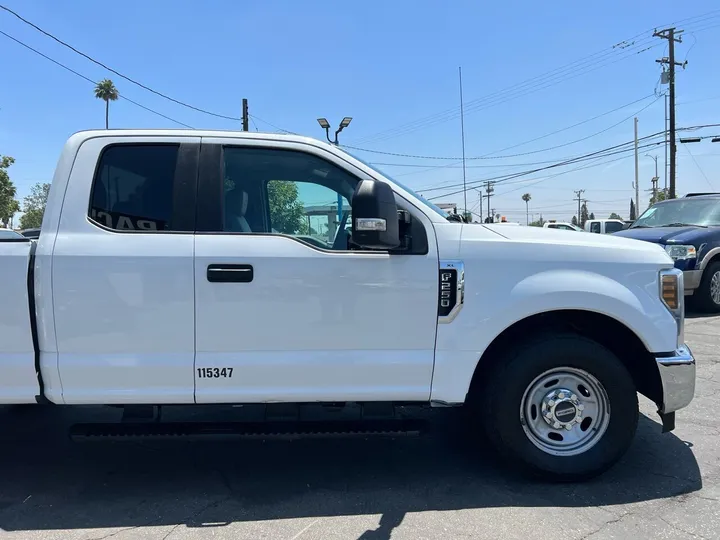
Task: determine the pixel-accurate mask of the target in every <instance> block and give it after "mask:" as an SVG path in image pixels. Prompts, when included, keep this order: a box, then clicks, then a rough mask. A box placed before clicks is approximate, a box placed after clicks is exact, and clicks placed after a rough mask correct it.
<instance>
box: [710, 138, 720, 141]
mask: <svg viewBox="0 0 720 540" xmlns="http://www.w3.org/2000/svg"><path fill="white" fill-rule="evenodd" d="M710 142H720V137H713V138H712V139H710Z"/></svg>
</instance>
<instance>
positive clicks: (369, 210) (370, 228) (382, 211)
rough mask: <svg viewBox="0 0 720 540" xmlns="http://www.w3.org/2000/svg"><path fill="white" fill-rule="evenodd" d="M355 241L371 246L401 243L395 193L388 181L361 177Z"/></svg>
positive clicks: (390, 246) (355, 200)
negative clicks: (362, 178)
mask: <svg viewBox="0 0 720 540" xmlns="http://www.w3.org/2000/svg"><path fill="white" fill-rule="evenodd" d="M351 206H352V241H353V243H354V244H357V245H358V246H361V247H363V248H367V249H383V250H385V249H388V250H390V249H395V248H397V247H399V246H400V227H399V223H398V210H397V205H396V204H395V193H393V190H392V188H391V187H390V186H389V185H388V184H386V183H385V182H378V181H376V180H361V181H360V182H359V183H358V185H357V187H356V188H355V193H353V196H352V202H351Z"/></svg>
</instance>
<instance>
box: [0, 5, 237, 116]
mask: <svg viewBox="0 0 720 540" xmlns="http://www.w3.org/2000/svg"><path fill="white" fill-rule="evenodd" d="M0 9H2V10H4V11H7V12H8V13H10V14H11V15H13V16H14V17H16V18H18V19H20V20H21V21H22V22H24V23H25V24H27V25H29V26H31V27H32V28H34V29H35V30H37V31H38V32H40V33H42V34H44V35H46V36H47V37H49V38H50V39H52V40H54V41H56V42H58V43H59V44H60V45H62V46H64V47H67V48H68V49H70V50H71V51H73V52H75V53H77V54H79V55H80V56H82V57H84V58H86V59H88V60H90V61H91V62H93V63H94V64H97V65H98V66H100V67H102V68H104V69H106V70H108V71H110V72H111V73H114V74H115V75H117V76H118V77H122V78H123V79H125V80H126V81H128V82H131V83H132V84H134V85H136V86H139V87H140V88H142V89H144V90H147V91H148V92H152V93H153V94H155V95H157V96H160V97H162V98H165V99H167V100H169V101H172V102H173V103H177V104H178V105H182V106H183V107H186V108H188V109H192V110H194V111H197V112H201V113H204V114H208V115H210V116H215V117H217V118H224V119H226V120H237V121H242V118H239V117H236V116H227V115H224V114H218V113H214V112H212V111H208V110H207V109H202V108H200V107H195V106H194V105H190V104H189V103H185V102H184V101H180V100H179V99H175V98H173V97H170V96H168V95H167V94H164V93H162V92H158V91H157V90H155V89H153V88H150V87H149V86H147V85H145V84H143V83H141V82H139V81H137V80H135V79H133V78H131V77H129V76H127V75H124V74H122V73H120V72H119V71H117V70H115V69H113V68H111V67H110V66H108V65H106V64H104V63H102V62H100V61H99V60H96V59H95V58H93V57H92V56H90V55H88V54H85V53H84V52H82V51H80V50H78V49H76V48H75V47H73V46H72V45H70V44H69V43H67V42H65V41H63V40H62V39H60V38H58V37H56V36H54V35H53V34H51V33H50V32H47V31H46V30H43V29H42V28H40V27H39V26H37V25H36V24H34V23H33V22H31V21H29V20H27V19H25V18H24V17H22V16H21V15H19V14H18V13H16V12H15V11H13V10H12V9H10V8H9V7H7V6H4V5H2V4H0Z"/></svg>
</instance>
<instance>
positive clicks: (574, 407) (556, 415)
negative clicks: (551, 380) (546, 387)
mask: <svg viewBox="0 0 720 540" xmlns="http://www.w3.org/2000/svg"><path fill="white" fill-rule="evenodd" d="M584 409H585V406H584V405H583V404H582V403H581V402H580V399H579V398H578V396H577V394H575V393H574V392H572V391H571V390H568V389H567V388H555V389H554V390H551V391H550V392H548V393H547V394H546V395H545V397H543V399H542V402H541V404H540V413H541V415H542V418H543V420H545V422H546V423H547V424H548V425H549V426H551V427H552V428H554V429H565V430H567V431H570V430H572V428H573V426H575V425H576V424H579V423H580V422H582V412H583V410H584Z"/></svg>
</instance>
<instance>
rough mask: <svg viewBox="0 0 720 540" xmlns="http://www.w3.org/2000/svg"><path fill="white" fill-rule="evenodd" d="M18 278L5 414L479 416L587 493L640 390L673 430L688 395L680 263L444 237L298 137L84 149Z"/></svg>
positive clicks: (453, 234) (605, 245)
mask: <svg viewBox="0 0 720 540" xmlns="http://www.w3.org/2000/svg"><path fill="white" fill-rule="evenodd" d="M349 215H352V218H351V223H350V224H349V225H348V223H347V221H348V216H349ZM0 282H2V284H3V306H2V310H0V404H9V403H27V404H31V403H43V404H47V405H48V406H51V405H69V406H79V405H114V406H121V407H125V412H126V413H127V418H128V419H129V418H132V417H133V416H134V415H136V414H140V412H139V411H145V412H147V413H148V414H154V413H155V412H157V411H159V410H160V407H161V406H168V405H198V406H200V405H205V404H285V405H287V406H290V405H292V406H293V407H298V410H301V409H302V408H303V407H306V406H318V404H327V405H330V407H329V409H333V408H335V409H336V408H337V407H340V406H343V405H347V404H361V405H362V407H365V408H372V409H373V410H374V411H375V412H377V411H378V407H380V406H383V407H384V406H386V405H389V406H390V409H391V410H392V407H393V406H395V405H396V404H402V405H403V406H404V407H407V406H408V405H413V404H414V405H417V406H418V407H424V406H432V407H464V408H466V409H467V410H468V412H469V413H470V414H469V416H468V418H470V420H468V424H467V430H468V431H476V430H481V429H484V430H485V432H486V434H487V436H488V439H489V441H490V442H491V444H492V445H494V446H495V448H496V449H497V450H498V453H499V455H501V456H503V457H505V458H507V459H508V460H509V463H511V464H512V467H513V468H516V469H517V468H520V469H522V470H525V471H528V472H530V473H532V474H534V475H540V476H543V477H546V478H550V479H554V480H577V479H584V478H588V477H591V476H594V475H597V474H599V473H601V472H602V471H604V470H606V469H608V468H609V467H610V466H612V465H613V464H614V463H615V462H616V461H617V460H618V459H620V457H621V456H622V455H623V454H624V453H625V451H626V450H627V448H628V447H629V445H630V443H631V442H632V440H633V436H634V434H635V430H636V426H637V422H638V414H639V413H638V400H637V392H640V393H642V394H644V395H645V396H647V397H649V398H650V399H651V400H652V401H654V402H655V403H656V404H657V407H658V411H659V413H660V417H661V419H662V422H663V427H664V430H665V431H668V430H671V429H672V428H673V427H674V419H675V411H677V410H679V409H682V408H683V407H685V406H687V405H688V404H689V403H690V401H691V400H692V398H693V395H694V388H695V360H694V359H693V356H692V354H691V353H690V350H689V349H688V348H687V346H686V345H685V343H684V338H683V328H684V310H683V298H684V297H683V274H682V272H681V271H680V270H677V269H675V268H674V267H673V260H672V259H671V258H670V256H669V255H668V254H667V252H666V251H665V250H664V249H663V248H662V247H660V246H658V245H655V244H652V243H650V242H642V241H638V240H630V239H625V238H617V237H614V236H611V235H590V234H581V235H572V234H557V233H555V232H551V231H547V230H545V229H542V228H535V227H508V226H504V225H501V224H490V225H483V224H465V223H460V222H456V221H449V220H448V219H447V214H446V213H445V212H443V211H442V210H440V209H439V208H437V207H436V206H434V205H433V204H432V203H430V202H428V201H426V200H424V199H422V198H421V197H419V196H418V195H416V194H415V193H414V192H413V191H412V190H410V189H409V188H407V187H405V186H403V185H402V184H400V183H399V182H397V181H394V180H393V179H392V178H390V177H388V176H387V175H385V174H383V173H382V172H380V171H378V170H376V169H374V168H372V167H371V166H369V165H368V164H366V163H364V162H363V161H361V160H359V159H357V158H355V157H353V156H352V155H350V154H348V153H346V152H344V151H343V150H342V149H340V148H338V147H337V146H334V145H331V144H327V143H323V142H319V141H317V140H314V139H310V138H306V137H300V136H295V135H280V134H276V133H273V134H261V133H248V132H237V133H236V132H227V131H203V130H99V131H86V132H81V133H77V134H75V135H73V136H72V137H70V139H69V140H68V141H67V143H66V144H65V147H64V149H63V150H62V153H61V155H60V159H59V162H58V165H57V168H56V171H55V175H54V177H53V181H52V187H51V189H50V193H49V197H48V201H47V207H46V210H45V214H44V217H43V222H42V228H41V231H40V236H39V239H38V240H37V242H35V241H30V240H27V241H14V240H12V239H11V240H10V241H4V240H0ZM268 407H269V405H268ZM302 416H303V415H300V417H302ZM134 425H135V424H132V423H131V424H130V426H129V427H128V426H124V427H123V426H121V427H122V429H124V430H125V431H121V432H119V433H120V434H119V435H118V437H120V438H123V436H124V435H127V434H128V433H131V434H132V435H133V436H135V437H139V436H145V435H147V436H150V437H152V436H155V435H158V434H167V433H168V431H167V430H168V429H169V428H168V427H167V426H166V425H165V424H163V423H162V422H159V421H158V422H152V423H149V424H147V423H146V424H143V426H142V427H141V428H137V429H136V428H135V427H133V426H134ZM193 425H195V424H193ZM213 425H214V424H211V425H210V426H208V427H207V430H201V433H200V435H204V434H211V435H212V434H213V432H212V429H214V428H213ZM112 429H114V428H112V427H111V426H104V427H102V429H101V430H100V432H101V433H102V434H103V436H106V435H108V434H111V433H118V432H115V431H112ZM118 429H120V428H118ZM193 429H194V428H193ZM268 429H269V431H268V433H273V431H272V430H273V429H276V428H268ZM154 430H159V431H157V432H155V431H154ZM310 431H312V430H310ZM183 433H185V432H183ZM223 434H226V432H223ZM640 451H642V450H640Z"/></svg>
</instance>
